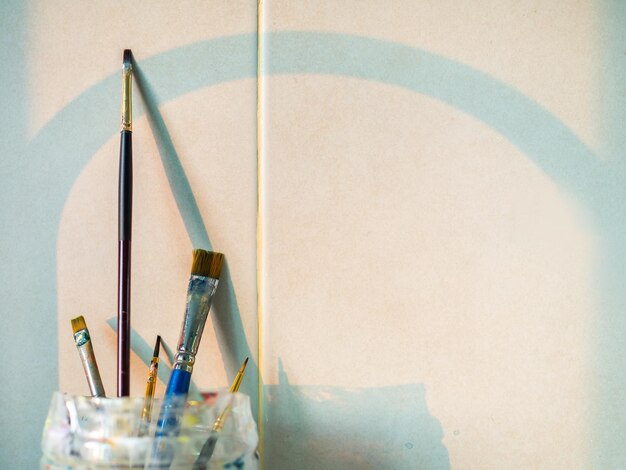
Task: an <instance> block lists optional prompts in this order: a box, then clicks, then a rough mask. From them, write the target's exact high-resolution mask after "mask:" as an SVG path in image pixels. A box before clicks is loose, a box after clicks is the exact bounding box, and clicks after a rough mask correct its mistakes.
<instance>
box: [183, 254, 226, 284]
mask: <svg viewBox="0 0 626 470" xmlns="http://www.w3.org/2000/svg"><path fill="white" fill-rule="evenodd" d="M223 265H224V255H223V254H222V253H216V252H214V251H206V250H200V249H196V250H193V262H192V264H191V274H192V275H194V276H204V277H212V278H213V279H219V278H220V273H221V272H222V266H223Z"/></svg>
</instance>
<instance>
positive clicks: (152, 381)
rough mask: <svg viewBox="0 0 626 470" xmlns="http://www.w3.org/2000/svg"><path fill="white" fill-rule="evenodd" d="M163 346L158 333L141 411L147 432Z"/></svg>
mask: <svg viewBox="0 0 626 470" xmlns="http://www.w3.org/2000/svg"><path fill="white" fill-rule="evenodd" d="M160 347H161V336H159V335H157V339H156V343H155V345H154V352H153V353H152V361H151V362H150V369H149V370H148V382H147V383H146V395H145V398H144V402H143V412H142V413H141V431H140V434H145V432H147V430H148V426H149V425H150V417H151V416H152V402H153V400H154V390H155V388H156V382H157V374H158V373H159V350H160Z"/></svg>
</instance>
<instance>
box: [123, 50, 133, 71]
mask: <svg viewBox="0 0 626 470" xmlns="http://www.w3.org/2000/svg"><path fill="white" fill-rule="evenodd" d="M132 62H133V53H132V52H131V51H130V49H124V63H123V68H124V69H131V68H132Z"/></svg>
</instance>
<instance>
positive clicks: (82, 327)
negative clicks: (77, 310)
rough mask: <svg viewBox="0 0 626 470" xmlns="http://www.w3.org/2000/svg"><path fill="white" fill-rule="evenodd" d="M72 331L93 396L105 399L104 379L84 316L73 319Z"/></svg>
mask: <svg viewBox="0 0 626 470" xmlns="http://www.w3.org/2000/svg"><path fill="white" fill-rule="evenodd" d="M72 330H73V332H74V342H75V343H76V348H77V349H78V353H79V354H80V360H81V362H82V363H83V369H85V375H86V376H87V383H88V384H89V390H90V391H91V396H94V397H103V396H104V395H105V394H104V386H103V385H102V379H101V378H100V372H99V371H98V364H97V363H96V355H95V354H94V352H93V345H92V344H91V337H90V336H89V330H88V329H87V323H85V319H84V318H83V316H82V315H81V316H80V317H76V318H73V319H72Z"/></svg>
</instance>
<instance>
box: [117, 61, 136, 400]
mask: <svg viewBox="0 0 626 470" xmlns="http://www.w3.org/2000/svg"><path fill="white" fill-rule="evenodd" d="M132 76H133V75H132V55H131V52H130V49H126V50H125V51H124V63H123V65H122V131H121V136H120V173H119V174H120V176H119V199H118V202H119V206H118V258H117V261H118V265H117V396H118V397H126V396H128V395H129V394H130V248H131V232H132V213H133V141H132V136H133V119H132Z"/></svg>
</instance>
